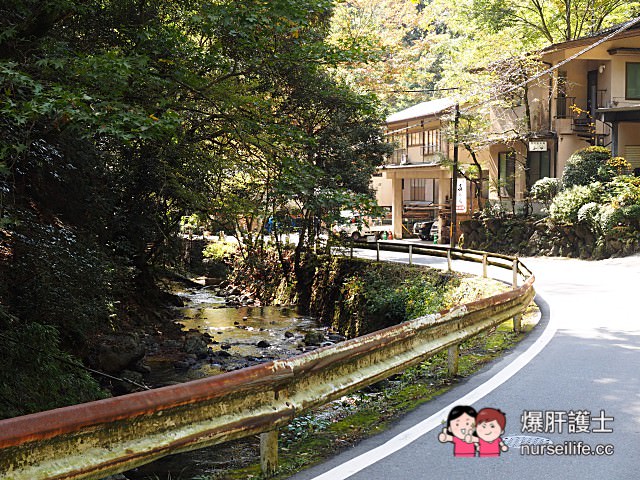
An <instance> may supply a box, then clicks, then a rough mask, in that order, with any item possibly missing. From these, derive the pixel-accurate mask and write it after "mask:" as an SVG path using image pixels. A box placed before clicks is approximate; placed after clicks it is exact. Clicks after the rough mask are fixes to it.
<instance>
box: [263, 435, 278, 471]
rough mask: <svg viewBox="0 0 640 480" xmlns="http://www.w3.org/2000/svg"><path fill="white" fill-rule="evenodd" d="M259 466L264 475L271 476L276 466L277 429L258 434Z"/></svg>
mask: <svg viewBox="0 0 640 480" xmlns="http://www.w3.org/2000/svg"><path fill="white" fill-rule="evenodd" d="M260 468H261V469H262V474H263V475H264V476H265V477H270V476H272V475H273V474H274V473H275V472H276V469H277V468H278V430H277V429H275V430H270V431H268V432H265V433H261V434H260Z"/></svg>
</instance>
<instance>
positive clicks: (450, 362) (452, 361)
mask: <svg viewBox="0 0 640 480" xmlns="http://www.w3.org/2000/svg"><path fill="white" fill-rule="evenodd" d="M459 359H460V345H459V344H457V343H456V344H455V345H452V346H450V347H449V351H448V353H447V367H448V370H449V376H451V377H453V376H454V375H457V374H458V364H459Z"/></svg>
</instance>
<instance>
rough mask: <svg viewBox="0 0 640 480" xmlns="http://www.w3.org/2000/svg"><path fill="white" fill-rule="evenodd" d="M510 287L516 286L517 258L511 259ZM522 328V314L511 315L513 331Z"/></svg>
mask: <svg viewBox="0 0 640 480" xmlns="http://www.w3.org/2000/svg"><path fill="white" fill-rule="evenodd" d="M512 288H513V289H514V290H515V289H516V288H518V259H517V258H515V259H514V260H513V283H512ZM521 328H522V315H520V314H518V315H516V316H515V317H513V331H514V332H519V331H520V330H521Z"/></svg>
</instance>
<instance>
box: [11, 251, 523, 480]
mask: <svg viewBox="0 0 640 480" xmlns="http://www.w3.org/2000/svg"><path fill="white" fill-rule="evenodd" d="M363 247H364V245H363ZM368 248H375V249H377V250H390V251H402V252H406V253H409V255H410V257H411V255H412V254H413V253H426V252H427V251H429V252H430V254H432V255H433V254H437V255H438V256H444V257H447V258H448V259H451V258H460V259H464V260H470V261H475V262H481V263H483V266H484V268H483V273H484V274H485V275H486V267H487V266H491V265H493V266H496V267H500V268H507V269H512V270H513V272H514V279H515V282H514V283H516V285H514V288H513V290H511V291H508V292H505V293H502V294H500V295H496V296H493V297H490V298H485V299H481V300H478V301H475V302H472V303H469V304H466V305H461V306H458V307H455V308H452V309H450V310H447V311H443V312H440V313H439V314H436V315H429V316H426V317H421V318H417V319H415V320H411V321H408V322H405V323H402V324H400V325H396V326H393V327H390V328H387V329H384V330H380V331H377V332H374V333H371V334H369V335H365V336H362V337H358V338H354V339H351V340H347V341H345V342H342V343H339V344H337V345H334V346H330V347H324V348H321V349H318V350H315V351H312V352H308V353H305V354H302V355H298V356H296V357H292V358H289V359H286V360H277V361H273V362H270V363H265V364H261V365H256V366H253V367H248V368H245V369H242V370H237V371H234V372H229V373H224V374H221V375H216V376H213V377H209V378H205V379H201V380H194V381H191V382H187V383H183V384H180V385H173V386H169V387H164V388H159V389H155V390H150V391H145V392H140V393H133V394H130V395H125V396H121V397H114V398H109V399H105V400H99V401H96V402H90V403H85V404H80V405H73V406H69V407H64V408H59V409H56V410H51V411H46V412H41V413H36V414H32V415H26V416H23V417H16V418H11V419H7V420H3V421H0V479H2V480H9V479H11V480H37V479H100V478H103V477H105V476H107V475H110V474H114V473H119V472H123V471H126V470H129V469H131V468H134V467H136V466H139V465H142V464H145V463H148V462H151V461H153V460H155V459H157V458H160V457H162V456H165V455H169V454H174V453H179V452H184V451H188V450H195V449H198V448H202V447H206V446H210V445H214V444H219V443H223V442H227V441H229V440H233V439H238V438H242V437H246V436H249V435H254V434H257V433H260V434H261V460H262V467H263V470H264V471H265V472H270V471H273V469H274V468H275V465H276V463H277V428H278V426H280V425H284V424H286V423H287V422H289V421H290V420H291V419H293V417H294V416H295V415H297V414H300V413H301V412H303V411H305V410H308V409H310V408H313V407H316V406H319V405H322V404H324V403H327V402H329V401H332V400H334V399H337V398H340V397H341V396H343V395H345V394H346V393H348V392H351V391H354V390H357V389H359V388H361V387H364V386H366V385H369V384H371V383H374V382H377V381H379V380H381V379H383V378H386V377H388V376H390V375H392V374H394V373H397V372H399V371H402V370H404V369H406V368H408V367H410V366H412V365H416V364H418V363H419V362H421V361H423V360H424V359H426V358H428V357H430V356H432V355H434V354H436V353H438V352H440V351H443V350H446V349H448V352H449V368H450V370H451V371H452V372H454V371H455V370H456V368H457V357H458V345H459V344H460V343H461V342H463V341H465V340H467V339H469V338H471V337H473V336H474V335H477V334H478V333H480V332H481V331H483V330H486V329H488V328H491V327H492V326H495V325H498V324H500V323H502V322H504V321H506V320H509V319H512V318H513V319H514V328H516V329H517V328H519V326H518V325H519V324H518V323H517V319H518V318H519V316H520V314H521V313H522V312H523V311H524V309H525V308H526V307H527V306H528V305H529V303H530V302H531V301H532V299H533V297H534V294H535V293H534V289H533V282H534V277H533V275H532V274H531V272H530V271H529V270H528V269H526V267H524V265H522V264H521V263H520V262H519V260H518V259H517V258H512V257H508V256H504V255H496V254H490V253H486V252H477V251H470V250H460V249H449V248H446V247H439V246H429V247H422V246H409V245H402V244H381V243H379V244H377V245H375V246H369V247H368ZM449 266H451V264H449ZM518 275H521V276H523V277H524V278H526V281H525V282H524V283H523V284H522V285H521V286H517V280H518Z"/></svg>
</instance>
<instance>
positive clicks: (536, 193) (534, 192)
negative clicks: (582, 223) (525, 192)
mask: <svg viewBox="0 0 640 480" xmlns="http://www.w3.org/2000/svg"><path fill="white" fill-rule="evenodd" d="M561 190H562V182H561V181H560V179H559V178H549V177H544V178H541V179H540V180H538V181H537V182H536V183H534V184H533V186H532V187H531V198H533V199H534V200H536V201H538V202H541V203H543V204H544V205H545V207H547V208H549V205H551V202H552V201H553V199H554V198H555V196H556V195H558V193H560V191H561Z"/></svg>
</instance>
